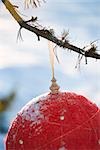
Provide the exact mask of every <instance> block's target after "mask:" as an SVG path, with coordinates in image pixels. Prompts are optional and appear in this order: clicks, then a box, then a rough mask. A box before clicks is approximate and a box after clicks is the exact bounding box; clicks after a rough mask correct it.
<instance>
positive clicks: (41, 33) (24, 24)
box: [1, 0, 100, 59]
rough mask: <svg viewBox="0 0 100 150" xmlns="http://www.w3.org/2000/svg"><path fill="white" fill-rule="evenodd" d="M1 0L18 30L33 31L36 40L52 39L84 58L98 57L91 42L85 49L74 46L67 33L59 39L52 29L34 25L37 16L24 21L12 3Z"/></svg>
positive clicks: (99, 55)
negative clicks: (41, 38)
mask: <svg viewBox="0 0 100 150" xmlns="http://www.w3.org/2000/svg"><path fill="white" fill-rule="evenodd" d="M1 1H2V2H3V3H4V5H5V7H6V8H7V9H8V11H9V12H10V14H11V15H12V16H13V18H14V19H15V20H16V21H17V23H18V24H19V25H20V31H21V29H22V28H25V29H26V30H29V31H31V32H33V33H35V34H36V35H37V37H38V40H40V37H43V38H45V39H47V40H49V41H52V42H53V43H55V44H56V45H57V46H59V47H62V48H64V49H69V50H72V51H74V52H76V53H78V54H80V55H81V56H82V57H83V56H84V57H86V58H87V57H91V58H95V59H100V54H98V53H97V47H96V46H95V45H94V44H93V43H92V44H90V48H88V49H87V50H86V49H85V47H84V48H79V47H77V46H74V45H72V44H70V42H69V41H68V40H67V35H68V33H66V32H65V31H64V33H63V34H62V35H63V36H62V38H61V39H59V38H57V37H56V36H55V34H54V31H53V29H50V30H48V29H46V28H45V27H42V29H40V28H39V26H35V25H34V22H36V21H37V17H32V18H31V19H30V20H27V21H24V20H23V18H22V17H21V16H20V15H19V14H18V12H17V11H16V7H14V5H13V4H12V3H11V2H10V1H9V0H1ZM34 2H36V1H34ZM37 2H38V1H37ZM30 22H33V25H31V24H30Z"/></svg>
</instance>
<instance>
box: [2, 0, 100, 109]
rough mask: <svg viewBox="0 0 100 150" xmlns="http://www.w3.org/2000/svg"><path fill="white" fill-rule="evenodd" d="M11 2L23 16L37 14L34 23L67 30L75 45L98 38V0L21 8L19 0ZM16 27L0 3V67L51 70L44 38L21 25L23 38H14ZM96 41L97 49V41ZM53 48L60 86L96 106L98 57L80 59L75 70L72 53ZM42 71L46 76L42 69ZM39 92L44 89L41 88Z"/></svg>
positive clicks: (63, 0)
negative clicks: (86, 98)
mask: <svg viewBox="0 0 100 150" xmlns="http://www.w3.org/2000/svg"><path fill="white" fill-rule="evenodd" d="M12 2H13V3H14V4H16V5H17V4H18V5H19V9H18V11H20V12H22V13H23V14H25V15H26V17H24V16H23V17H24V18H25V19H26V20H27V19H29V17H31V16H38V20H39V21H38V23H39V24H41V25H43V26H45V27H46V28H49V29H50V28H53V29H54V30H55V34H56V35H57V36H58V37H59V38H60V36H61V32H62V31H63V29H66V30H69V40H70V43H72V44H74V45H76V46H79V47H81V48H82V47H84V46H85V45H87V44H89V43H90V42H91V41H94V40H96V39H100V9H99V8H100V1H99V0H97V1H96V0H91V1H90V0H88V2H87V0H84V1H83V0H81V1H80V0H55V1H54V0H47V1H46V3H42V4H41V7H39V8H37V9H33V8H30V9H24V6H22V1H19V0H18V1H16V0H14V1H12ZM18 29H19V26H18V24H17V23H16V22H15V20H14V19H13V18H12V16H11V15H10V14H9V13H8V11H7V10H6V9H5V7H4V6H3V5H2V4H1V3H0V70H2V69H4V68H12V67H13V68H14V67H31V66H35V67H36V66H39V67H46V68H48V70H49V71H51V70H50V69H51V68H50V64H49V52H48V51H49V50H48V41H46V40H45V39H42V38H41V41H40V42H38V41H37V37H36V35H34V34H32V33H30V32H28V31H26V30H24V29H23V30H22V37H23V42H22V41H17V42H16V38H17V33H18ZM97 45H98V49H100V42H99V41H98V42H97ZM57 52H58V57H59V59H60V64H58V63H57V62H56V63H55V70H56V71H55V72H56V76H57V79H58V82H59V84H60V85H61V89H64V90H66V89H68V90H69V91H75V92H77V93H80V94H82V95H84V96H86V97H88V98H89V99H92V101H93V102H95V103H96V104H97V105H99V106H100V78H99V77H100V69H99V68H100V61H99V60H98V61H96V60H94V59H88V65H85V62H84V59H83V61H82V62H81V69H80V71H78V70H77V69H75V65H76V62H77V54H76V53H74V52H71V53H70V52H68V51H67V50H63V49H61V48H57ZM98 52H99V51H98ZM41 71H42V70H41ZM46 71H47V69H46ZM35 74H36V72H35ZM41 74H42V73H41ZM41 74H40V78H41ZM44 74H45V75H44V80H46V79H47V77H46V73H44ZM59 74H60V75H59ZM69 79H70V80H69ZM33 80H35V79H34V78H33ZM0 82H1V80H0ZM62 82H63V84H62ZM44 83H45V82H44ZM67 83H68V84H67ZM45 84H47V83H45ZM1 85H2V84H1ZM44 86H45V87H46V85H44ZM48 86H49V85H48ZM40 88H41V87H40ZM1 89H2V86H1ZM41 89H42V88H41ZM47 90H48V89H47ZM42 92H44V91H42V90H41V93H42Z"/></svg>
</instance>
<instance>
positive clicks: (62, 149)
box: [58, 146, 68, 150]
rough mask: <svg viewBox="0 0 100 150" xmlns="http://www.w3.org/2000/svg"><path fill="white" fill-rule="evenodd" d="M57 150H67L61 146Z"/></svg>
mask: <svg viewBox="0 0 100 150" xmlns="http://www.w3.org/2000/svg"><path fill="white" fill-rule="evenodd" d="M58 150H68V149H67V148H66V147H64V146H62V147H60V148H59V149H58Z"/></svg>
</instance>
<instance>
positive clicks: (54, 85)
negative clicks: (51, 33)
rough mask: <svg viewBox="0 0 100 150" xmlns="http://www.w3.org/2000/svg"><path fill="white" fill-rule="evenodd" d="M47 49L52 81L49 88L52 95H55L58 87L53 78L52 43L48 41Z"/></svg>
mask: <svg viewBox="0 0 100 150" xmlns="http://www.w3.org/2000/svg"><path fill="white" fill-rule="evenodd" d="M48 47H49V52H50V64H51V69H52V80H51V82H52V83H51V86H50V90H51V93H52V94H56V93H58V92H59V88H60V87H59V86H58V84H57V83H56V79H55V76H54V48H53V43H52V42H50V41H48Z"/></svg>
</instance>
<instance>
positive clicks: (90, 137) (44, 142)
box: [6, 92, 100, 150]
mask: <svg viewBox="0 0 100 150" xmlns="http://www.w3.org/2000/svg"><path fill="white" fill-rule="evenodd" d="M6 150H100V110H99V108H98V107H97V106H96V105H95V104H93V103H91V102H90V101H89V100H87V99H86V98H85V97H83V96H81V95H77V94H75V93H68V92H58V93H47V94H44V95H42V96H39V97H37V98H34V99H33V100H32V101H30V102H29V103H28V104H27V105H26V106H25V107H24V108H22V110H21V111H20V112H19V113H18V114H17V116H16V118H15V119H14V121H13V122H12V124H11V126H10V128H9V131H8V133H7V136H6Z"/></svg>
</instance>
